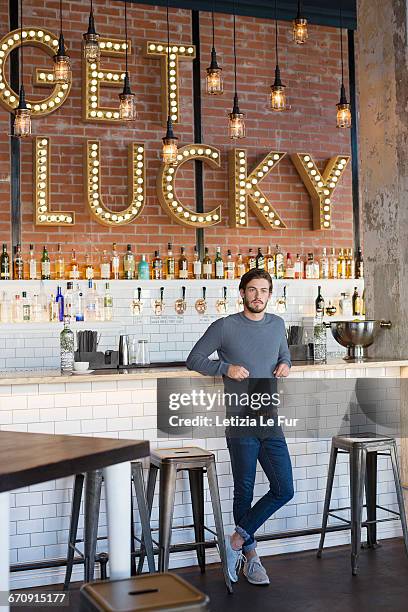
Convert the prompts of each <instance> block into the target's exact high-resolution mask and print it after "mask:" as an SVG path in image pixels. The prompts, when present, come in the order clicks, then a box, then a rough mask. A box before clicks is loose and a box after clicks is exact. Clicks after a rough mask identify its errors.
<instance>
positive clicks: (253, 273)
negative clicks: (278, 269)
mask: <svg viewBox="0 0 408 612" xmlns="http://www.w3.org/2000/svg"><path fill="white" fill-rule="evenodd" d="M254 278H264V279H265V280H267V281H268V283H269V293H272V277H271V275H270V274H269V272H267V271H266V270H258V268H252V270H248V272H245V274H243V275H242V277H241V281H240V283H239V289H242V290H243V291H245V289H246V286H247V284H248V283H249V282H250V281H251V280H253V279H254Z"/></svg>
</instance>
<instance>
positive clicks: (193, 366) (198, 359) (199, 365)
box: [186, 319, 230, 376]
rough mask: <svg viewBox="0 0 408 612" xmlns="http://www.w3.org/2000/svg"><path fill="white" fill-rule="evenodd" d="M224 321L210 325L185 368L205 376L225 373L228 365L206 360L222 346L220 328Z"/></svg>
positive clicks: (222, 362)
mask: <svg viewBox="0 0 408 612" xmlns="http://www.w3.org/2000/svg"><path fill="white" fill-rule="evenodd" d="M223 324H224V319H218V320H217V321H214V323H211V325H210V326H209V327H208V329H207V330H206V331H205V333H204V334H203V335H202V336H201V338H200V339H199V340H198V342H197V343H196V344H195V345H194V346H193V348H192V349H191V352H190V354H189V356H188V357H187V361H186V366H187V368H188V369H189V370H195V371H196V372H200V374H204V375H206V376H221V375H225V374H226V373H227V370H228V367H229V365H230V364H229V363H226V362H225V361H222V360H220V359H217V360H215V359H208V357H209V356H210V355H212V353H214V351H218V349H220V348H221V346H222V328H223Z"/></svg>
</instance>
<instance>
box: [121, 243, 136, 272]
mask: <svg viewBox="0 0 408 612" xmlns="http://www.w3.org/2000/svg"><path fill="white" fill-rule="evenodd" d="M123 278H125V279H126V280H133V279H134V278H135V256H134V254H133V253H132V245H130V244H128V245H127V251H126V253H125V256H124V258H123Z"/></svg>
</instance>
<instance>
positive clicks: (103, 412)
mask: <svg viewBox="0 0 408 612" xmlns="http://www.w3.org/2000/svg"><path fill="white" fill-rule="evenodd" d="M305 374H307V373H305ZM327 374H330V371H329V372H328V373H327V372H326V375H327ZM333 374H336V377H343V379H344V381H345V383H346V374H345V370H338V371H335V372H334V371H332V372H331V375H333ZM322 375H323V376H324V375H325V373H324V372H322ZM362 375H363V376H367V377H370V376H371V375H372V372H371V369H370V368H367V369H364V368H363V371H362ZM392 376H395V372H393V373H392ZM296 377H299V378H302V373H299V374H297V375H296ZM329 377H330V376H329ZM303 378H304V377H303ZM211 380H212V379H211ZM74 384H75V390H73V385H74ZM27 393H28V394H29V395H28V396H27V395H26V394H27ZM42 400H44V404H42ZM45 404H46V406H47V407H46V408H43V407H42V406H43V405H45ZM155 406H156V380H155V379H149V380H129V381H127V380H120V381H110V382H106V383H105V382H104V381H103V382H102V381H100V382H98V381H96V382H92V383H90V382H80V381H78V382H76V383H66V384H63V383H61V384H58V385H55V384H39V385H12V386H11V387H10V386H7V387H0V423H1V424H0V429H3V430H17V431H37V432H46V433H53V432H55V433H66V434H77V435H83V436H106V437H111V438H135V439H136V438H139V439H147V440H150V443H151V446H152V447H156V446H161V447H164V446H166V447H169V446H183V445H184V446H186V445H191V444H192V445H195V446H201V447H203V448H207V449H208V450H211V451H213V452H214V453H215V454H216V458H217V471H218V476H219V487H220V496H221V504H222V511H223V519H224V525H225V529H226V532H227V533H228V532H231V531H232V530H233V528H234V521H233V516H232V499H233V488H232V484H233V481H232V475H231V468H230V462H229V456H228V452H227V450H226V446H225V440H224V438H210V439H206V440H201V439H200V440H197V439H194V440H191V439H190V440H189V439H184V440H166V439H158V437H157V431H156V418H155ZM3 414H6V415H7V418H6V419H4V420H1V415H3ZM10 415H11V417H10ZM10 419H11V420H10ZM4 421H6V422H4ZM288 446H289V450H290V454H291V457H292V462H293V475H294V480H295V497H294V498H293V499H292V500H291V501H290V503H289V504H287V505H286V506H285V507H283V508H281V509H280V510H279V511H278V512H277V513H276V514H275V515H274V517H273V518H271V519H270V520H268V521H267V522H266V523H265V525H264V526H263V527H262V528H261V529H260V531H259V533H266V532H269V533H271V532H279V531H282V530H289V529H300V528H308V527H316V526H319V525H320V524H321V516H322V510H323V500H324V493H325V487H326V476H327V467H328V460H329V452H330V440H329V439H323V440H314V439H300V440H296V441H294V440H290V439H288ZM146 466H147V462H146ZM72 482H73V480H72V478H65V479H62V480H58V481H51V482H46V483H41V484H39V485H35V486H32V487H26V488H24V489H20V490H18V491H15V492H13V493H12V494H11V522H12V524H11V533H12V537H11V562H12V563H22V562H26V561H37V560H44V559H51V558H55V557H65V555H66V542H67V538H68V528H69V518H70V512H71V505H70V502H71V495H72ZM267 487H268V482H267V479H266V476H265V475H264V473H263V472H262V471H261V470H260V469H259V470H258V472H257V476H256V486H255V499H254V501H256V499H257V498H259V497H260V496H261V495H262V494H263V493H265V491H266V490H267ZM378 493H379V495H378V503H379V504H380V505H384V506H389V507H390V508H391V509H393V510H396V508H397V506H396V497H395V493H394V482H393V475H392V469H391V465H390V461H389V459H388V458H386V457H379V458H378ZM348 503H349V481H348V458H347V456H342V455H340V456H339V459H338V465H337V469H336V476H335V479H334V488H333V505H338V507H342V506H347V505H348ZM135 507H136V504H135ZM205 513H206V522H207V524H208V525H209V526H213V525H214V520H213V515H212V510H211V504H210V497H209V492H208V490H207V487H206V493H205ZM191 521H192V518H191V500H190V494H189V488H188V479H187V478H186V477H185V475H183V474H179V476H178V479H177V494H176V509H175V515H174V525H188V524H191ZM157 522H158V495H157V491H156V495H155V498H154V507H153V513H152V525H153V527H157ZM82 528H83V517H82V515H81V519H80V524H79V537H80V536H81V535H82ZM138 529H139V525H138ZM99 533H100V535H103V534H105V533H106V513H105V505H104V502H102V504H101V514H100V532H99ZM399 533H400V531H399V523H395V524H393V525H392V526H391V525H390V524H389V523H384V524H382V525H381V526H380V527H379V537H380V538H381V537H387V536H388V537H391V536H393V535H396V534H399ZM186 539H189V540H192V539H193V533H191V531H190V530H186V531H184V530H177V531H174V532H173V542H178V541H186ZM347 540H348V534H344V533H337V534H330V535H329V536H328V539H327V542H328V544H334V543H345V542H347ZM316 545H317V536H316V537H313V538H311V537H310V536H309V537H304V538H296V539H294V540H291V541H290V542H288V541H285V543H284V546H285V550H289V549H290V550H302V549H305V548H313V547H315V546H316ZM268 546H269V547H268ZM278 546H279V544H278V543H277V542H273V543H262V544H261V546H260V550H261V552H262V550H263V551H264V552H265V551H268V552H269V554H271V553H273V552H275V551H280V552H282V549H279V548H278ZM106 547H107V545H106V542H105V541H102V542H100V544H99V549H100V550H106ZM209 557H210V559H215V552H214V553H210V554H209ZM171 563H172V566H173V567H175V566H177V565H183V564H184V565H186V564H194V563H195V556H194V554H193V553H191V554H190V553H188V554H187V553H185V554H184V555H182V556H181V557H180V555H179V556H177V555H174V556H172V559H171ZM63 571H64V570H63V569H61V570H58V573H57V572H53V573H52V577H51V578H50V574H49V573H48V574H47V572H46V571H45V570H42V571H37V572H36V573H29V572H25V573H24V572H23V573H21V572H18V573H17V574H13V575H12V581H13V582H12V585H14V586H15V585H20V586H21V585H22V584H24V585H25V586H28V585H29V584H32V585H34V584H45V583H47V581H49V580H50V579H51V580H52V581H53V582H56V581H61V580H62V577H63ZM75 571H76V574H75V576H76V577H77V579H81V571H82V569H81V568H80V567H78V568H76V570H75ZM24 576H25V577H24ZM17 581H18V582H17ZM24 581H25V582H24Z"/></svg>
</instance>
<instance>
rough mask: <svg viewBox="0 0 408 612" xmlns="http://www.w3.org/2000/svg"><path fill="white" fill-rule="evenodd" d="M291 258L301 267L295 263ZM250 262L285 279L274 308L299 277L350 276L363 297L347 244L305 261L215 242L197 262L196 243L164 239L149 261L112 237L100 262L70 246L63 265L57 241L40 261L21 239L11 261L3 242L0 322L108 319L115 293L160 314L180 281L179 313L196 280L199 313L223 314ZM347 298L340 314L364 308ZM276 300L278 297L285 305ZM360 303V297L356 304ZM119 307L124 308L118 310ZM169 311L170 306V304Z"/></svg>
mask: <svg viewBox="0 0 408 612" xmlns="http://www.w3.org/2000/svg"><path fill="white" fill-rule="evenodd" d="M52 259H53V261H51V260H52ZM299 261H300V262H301V267H300V264H299ZM296 264H298V266H299V267H296ZM251 268H258V269H265V270H268V271H269V272H270V274H271V276H272V277H273V278H274V279H276V281H275V285H278V286H279V285H282V287H280V288H279V293H282V289H283V295H282V296H281V297H278V299H277V308H276V311H277V312H284V310H279V308H281V307H282V308H284V309H286V294H285V291H286V287H284V285H286V284H287V285H288V286H291V285H292V284H293V286H296V285H297V283H298V282H299V281H301V280H305V281H307V282H310V284H313V285H316V290H317V285H318V284H323V285H326V283H328V284H330V282H331V280H337V281H338V280H339V279H341V280H344V281H348V283H347V287H346V289H348V290H349V291H350V289H351V290H352V287H351V285H354V282H356V283H357V284H358V285H359V287H358V291H360V293H358V291H357V294H358V296H357V297H358V299H360V301H361V300H363V299H364V295H362V293H361V292H362V282H361V283H358V282H357V281H354V278H355V276H357V277H359V278H362V276H363V261H362V257H361V251H359V252H358V254H357V257H356V259H355V260H354V259H353V257H352V253H351V252H350V250H342V249H339V251H338V253H337V254H336V253H335V252H334V253H333V252H332V253H330V255H327V254H326V249H323V252H322V255H321V256H320V257H319V258H318V259H317V258H315V257H314V254H313V253H309V254H308V258H307V261H306V262H304V260H303V259H302V258H300V256H297V258H296V259H295V260H294V262H293V264H292V259H291V257H290V254H289V253H288V254H287V256H286V259H285V257H284V256H283V253H282V251H281V249H280V248H279V247H278V246H277V247H276V249H275V251H274V252H272V249H271V248H268V249H267V253H266V254H265V255H264V254H263V253H262V250H261V249H258V252H257V254H256V255H253V250H252V249H249V253H248V255H247V256H246V257H245V259H244V258H243V257H242V255H241V254H238V255H237V256H236V257H235V258H233V256H232V254H231V251H229V250H228V251H227V254H226V257H225V256H224V255H223V253H222V252H221V249H220V248H219V247H217V248H216V249H215V253H214V252H213V253H212V256H211V255H210V253H209V249H208V248H206V249H205V256H204V258H203V260H202V261H201V260H200V259H199V257H198V253H197V250H196V249H195V250H194V257H193V258H192V260H191V261H189V259H188V257H187V256H186V250H185V248H184V247H180V255H179V257H177V258H176V257H175V256H174V255H173V250H172V245H171V244H169V245H168V253H167V257H166V258H164V259H163V260H162V259H161V257H160V254H159V252H157V251H156V252H155V255H154V258H153V259H152V260H151V262H149V261H148V257H147V256H146V255H144V254H142V255H141V256H140V259H139V261H137V258H136V256H135V255H134V253H133V252H132V249H131V245H128V247H127V250H126V252H125V254H124V256H123V257H121V256H120V254H119V252H118V249H117V246H116V244H114V245H113V248H112V253H111V254H108V253H107V252H106V251H104V252H103V254H102V258H101V261H100V262H99V263H98V265H95V266H94V264H93V262H92V261H91V260H90V257H86V260H85V262H78V260H77V258H76V254H75V252H74V251H73V252H72V254H71V259H70V261H69V262H67V264H66V263H65V260H64V255H63V253H62V249H61V245H58V249H57V252H56V253H55V256H54V257H50V255H49V253H48V250H47V248H46V247H44V248H43V251H42V255H41V259H40V261H37V259H36V257H35V254H34V249H33V247H32V246H31V247H30V252H29V257H28V258H26V259H25V260H24V258H23V256H22V254H21V248H20V247H19V246H18V247H17V248H16V250H15V253H14V259H13V261H12V262H11V261H10V258H9V256H8V253H7V246H6V245H3V253H2V256H1V274H2V280H3V281H4V282H3V283H0V323H23V324H25V323H50V322H55V323H58V322H60V323H62V322H63V321H64V317H68V319H69V321H70V322H71V323H72V322H76V323H78V324H79V325H81V323H82V322H84V323H88V322H108V323H110V322H112V321H113V319H114V299H115V300H116V296H120V301H121V304H122V305H123V295H124V293H126V302H127V304H128V307H129V310H126V311H127V312H128V314H129V312H131V314H132V315H133V317H134V320H138V317H139V318H140V316H141V314H142V311H143V314H144V315H146V314H148V313H150V314H151V315H157V316H160V315H162V314H163V311H164V306H163V305H164V300H163V293H164V292H165V291H166V297H167V296H168V295H169V287H172V286H175V287H178V288H177V289H176V291H177V292H178V293H180V295H178V296H176V297H177V299H175V305H174V310H175V313H176V314H178V315H180V314H184V312H186V310H187V302H186V299H185V292H186V288H185V287H184V283H186V284H187V285H188V286H190V287H191V286H195V285H199V287H198V286H197V287H196V288H195V290H194V293H195V294H196V293H197V292H199V293H200V297H199V299H198V300H197V301H196V302H195V311H196V312H197V314H199V315H200V314H201V315H202V314H203V313H202V312H200V308H203V307H205V309H206V312H208V307H209V309H210V310H211V309H212V310H214V311H215V313H216V314H217V315H220V316H222V315H225V314H228V312H227V303H228V311H229V312H231V300H232V301H233V302H234V305H235V306H234V308H235V310H240V309H241V308H242V301H241V299H240V296H239V292H238V284H239V279H240V277H241V276H242V274H244V273H245V272H246V271H247V270H249V269H251ZM12 271H13V274H12ZM12 276H13V277H14V280H12V278H11V277H12ZM214 280H215V281H218V283H215V282H214ZM124 281H125V282H124ZM126 281H127V282H126ZM131 281H134V282H131ZM231 281H236V282H231ZM311 281H314V283H312V282H311ZM350 281H351V284H350ZM224 283H225V286H224ZM212 285H214V286H216V287H217V292H219V293H220V295H218V296H217V297H214V295H212V296H211V298H210V300H208V298H207V300H206V297H205V292H206V290H207V287H208V288H210V287H211V286H212ZM349 285H350V287H349ZM125 287H128V289H129V292H128V291H127V290H126V291H125V292H124V291H123V289H124V288H125ZM166 287H167V289H166ZM149 288H150V290H149ZM112 289H113V290H112ZM170 293H172V292H171V291H170ZM173 293H174V291H173ZM187 293H190V295H189V297H191V292H189V290H187ZM227 293H228V294H229V297H228V299H227ZM201 294H202V295H201ZM232 294H233V295H232ZM328 294H330V291H328ZM349 298H350V295H349V294H346V296H344V297H342V298H341V299H340V302H339V304H340V306H341V308H340V314H342V313H343V314H347V315H360V314H362V313H361V312H360V311H361V310H362V308H361V307H360V309H359V312H357V310H356V309H355V308H354V307H353V309H352V312H351V311H350V312H349V310H350V309H349V308H348V307H349V301H350V300H349ZM200 300H201V302H200ZM211 300H212V301H213V302H214V303H213V304H212V303H211ZM279 300H282V304H281V303H280V302H279ZM353 300H354V302H355V296H354V297H353V298H352V303H353V304H354V302H353ZM342 301H343V302H344V308H343V306H342ZM278 302H279V303H278ZM359 303H360V302H358V301H357V304H359ZM200 304H201V305H200ZM171 311H173V309H171ZM121 312H122V313H123V310H122V311H121ZM166 312H167V314H168V313H169V308H168V307H167V309H166ZM193 312H194V311H193ZM336 312H337V313H338V312H339V307H337V308H336V307H335V306H334V304H332V303H331V302H330V301H329V302H328V304H326V308H325V313H326V314H327V315H328V316H333V315H335V314H336Z"/></svg>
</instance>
